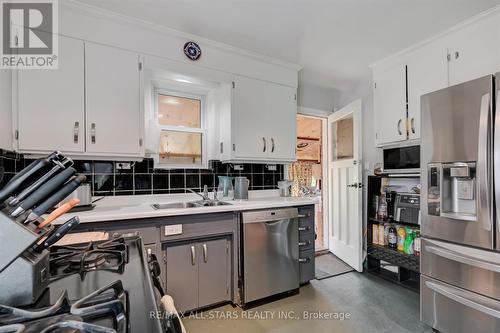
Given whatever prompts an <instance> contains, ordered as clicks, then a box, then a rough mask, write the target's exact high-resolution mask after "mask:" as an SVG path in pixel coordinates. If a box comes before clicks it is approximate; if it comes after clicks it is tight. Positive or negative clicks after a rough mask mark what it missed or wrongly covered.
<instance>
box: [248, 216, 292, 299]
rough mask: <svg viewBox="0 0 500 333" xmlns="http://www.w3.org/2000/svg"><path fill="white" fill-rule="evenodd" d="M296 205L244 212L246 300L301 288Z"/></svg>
mask: <svg viewBox="0 0 500 333" xmlns="http://www.w3.org/2000/svg"><path fill="white" fill-rule="evenodd" d="M298 216H299V213H298V210H297V208H286V209H274V210H262V211H253V212H244V213H242V220H243V277H244V279H243V281H244V285H243V289H244V302H245V303H248V302H252V301H255V300H258V299H261V298H264V297H267V296H271V295H276V294H279V293H283V292H286V291H290V290H294V289H297V288H299V227H298Z"/></svg>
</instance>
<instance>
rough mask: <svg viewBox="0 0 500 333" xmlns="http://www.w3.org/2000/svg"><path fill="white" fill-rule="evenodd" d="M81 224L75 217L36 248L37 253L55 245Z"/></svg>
mask: <svg viewBox="0 0 500 333" xmlns="http://www.w3.org/2000/svg"><path fill="white" fill-rule="evenodd" d="M79 224H80V219H79V218H78V216H74V217H72V218H71V219H69V220H68V221H66V222H65V223H64V224H61V225H60V226H59V227H58V228H57V229H56V230H55V231H54V232H52V233H51V234H49V236H48V237H47V238H46V239H45V240H44V241H43V242H42V243H40V244H38V245H36V246H35V251H36V252H42V251H43V250H45V249H46V248H48V247H50V246H52V245H54V244H55V243H56V242H57V241H58V240H60V239H61V238H63V237H64V236H65V235H66V234H67V233H68V232H70V231H71V230H72V229H73V228H75V227H76V226H77V225H79Z"/></svg>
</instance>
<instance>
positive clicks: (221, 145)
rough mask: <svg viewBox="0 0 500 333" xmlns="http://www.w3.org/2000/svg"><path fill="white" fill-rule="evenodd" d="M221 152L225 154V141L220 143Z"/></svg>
mask: <svg viewBox="0 0 500 333" xmlns="http://www.w3.org/2000/svg"><path fill="white" fill-rule="evenodd" d="M220 153H221V154H224V142H221V143H220Z"/></svg>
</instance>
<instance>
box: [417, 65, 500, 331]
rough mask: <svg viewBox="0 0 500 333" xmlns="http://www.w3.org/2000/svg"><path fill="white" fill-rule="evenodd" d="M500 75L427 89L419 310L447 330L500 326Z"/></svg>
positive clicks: (429, 321) (424, 99) (423, 125)
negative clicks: (433, 89)
mask: <svg viewBox="0 0 500 333" xmlns="http://www.w3.org/2000/svg"><path fill="white" fill-rule="evenodd" d="M499 82H500V76H499V75H498V74H497V76H494V75H488V76H486V77H482V78H479V79H476V80H473V81H469V82H466V83H463V84H460V85H456V86H452V87H449V88H446V89H443V90H440V91H436V92H433V93H430V94H427V95H424V96H422V103H421V104H422V116H421V117H422V120H421V121H422V123H421V128H422V139H421V146H422V150H421V160H422V167H421V183H422V191H421V201H422V204H421V211H422V226H421V230H422V235H423V240H422V251H421V252H422V254H421V273H422V274H421V293H420V297H421V302H420V304H421V311H420V316H421V320H422V321H424V322H425V323H427V324H429V325H430V326H432V327H433V328H434V329H437V330H439V331H440V332H454V333H461V332H472V331H475V332H497V331H498V328H499V327H500V288H499V286H500V252H499V251H500V233H499V230H500V223H499V220H498V218H499V217H500V171H499V170H500V109H499V106H500V103H499V102H498V99H497V96H498V97H500V95H499V93H500V91H499V90H498V87H499ZM493 147H494V149H493ZM495 165H496V167H495ZM495 169H497V172H494V171H495ZM494 193H495V194H496V195H495V197H494V195H493V194H494ZM495 214H496V215H495ZM495 216H496V220H495Z"/></svg>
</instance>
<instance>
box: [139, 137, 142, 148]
mask: <svg viewBox="0 0 500 333" xmlns="http://www.w3.org/2000/svg"><path fill="white" fill-rule="evenodd" d="M139 146H140V147H142V139H139Z"/></svg>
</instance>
